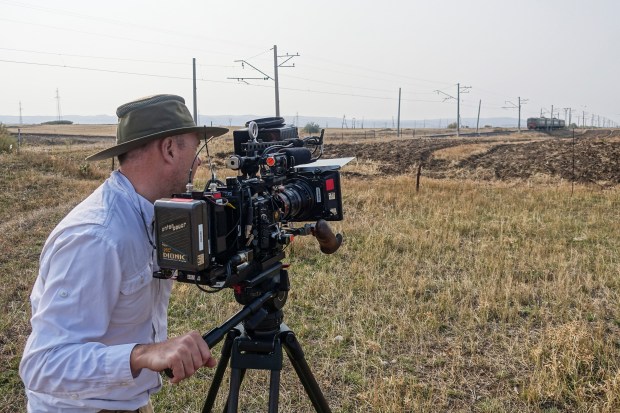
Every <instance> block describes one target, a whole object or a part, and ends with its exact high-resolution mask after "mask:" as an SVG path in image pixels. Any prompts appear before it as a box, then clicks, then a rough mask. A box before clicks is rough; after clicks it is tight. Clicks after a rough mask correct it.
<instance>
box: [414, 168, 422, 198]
mask: <svg viewBox="0 0 620 413" xmlns="http://www.w3.org/2000/svg"><path fill="white" fill-rule="evenodd" d="M420 175H422V162H420V163H419V164H418V173H417V174H416V177H415V191H416V192H419V191H420Z"/></svg>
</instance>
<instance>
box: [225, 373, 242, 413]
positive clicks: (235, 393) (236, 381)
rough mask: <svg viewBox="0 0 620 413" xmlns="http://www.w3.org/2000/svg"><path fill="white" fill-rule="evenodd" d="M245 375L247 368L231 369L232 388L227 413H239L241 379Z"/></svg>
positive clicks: (227, 401)
mask: <svg viewBox="0 0 620 413" xmlns="http://www.w3.org/2000/svg"><path fill="white" fill-rule="evenodd" d="M243 376H245V369H230V388H229V389H228V400H226V406H225V407H224V411H225V412H227V413H237V409H238V408H239V389H240V388H241V381H243Z"/></svg>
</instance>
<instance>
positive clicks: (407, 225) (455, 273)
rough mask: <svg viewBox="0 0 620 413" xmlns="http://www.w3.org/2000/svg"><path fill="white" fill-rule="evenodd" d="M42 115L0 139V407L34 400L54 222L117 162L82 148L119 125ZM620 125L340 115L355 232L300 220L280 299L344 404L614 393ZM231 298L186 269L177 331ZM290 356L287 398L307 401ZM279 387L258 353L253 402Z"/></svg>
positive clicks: (190, 395)
mask: <svg viewBox="0 0 620 413" xmlns="http://www.w3.org/2000/svg"><path fill="white" fill-rule="evenodd" d="M53 133H56V132H53ZM330 133H331V135H330ZM59 134H60V135H68V133H67V134H64V133H59ZM34 135H35V133H33V137H32V138H31V139H30V140H28V138H26V140H25V141H24V145H23V146H22V147H21V148H20V152H19V154H18V153H11V154H0V169H1V172H2V173H1V174H0V190H1V193H2V196H1V197H0V232H1V233H2V237H0V271H1V273H2V274H3V277H2V283H0V305H1V306H2V307H1V311H0V314H1V315H0V365H2V366H3V368H2V369H0V412H15V411H24V409H25V408H24V406H25V398H24V395H23V386H22V384H21V382H20V380H19V377H18V375H17V367H18V363H19V360H20V357H21V352H22V349H23V346H24V343H25V340H26V337H27V336H28V334H29V323H28V318H29V315H30V308H29V302H28V295H29V293H30V290H31V288H32V285H33V283H34V280H35V278H36V274H37V266H38V255H39V253H40V250H41V247H42V245H43V242H44V241H45V238H46V237H47V235H48V234H49V232H50V231H51V230H52V228H53V227H54V225H55V224H56V223H57V222H58V221H59V220H60V219H61V218H62V217H63V215H64V214H66V213H67V212H68V211H69V210H70V209H71V208H72V207H73V206H75V205H76V204H77V203H78V202H79V201H80V200H81V199H83V198H84V197H86V196H87V195H88V194H89V193H90V192H91V191H92V190H93V189H94V188H96V187H97V186H98V185H99V184H100V183H101V182H102V181H103V180H104V179H105V177H106V176H107V175H108V174H109V172H110V169H111V167H112V165H111V162H110V161H101V162H95V163H92V164H88V163H86V162H84V160H83V159H84V158H85V157H86V156H87V155H88V154H92V153H94V152H95V151H96V150H98V149H99V148H101V147H103V146H105V145H110V144H111V143H112V141H111V140H110V139H100V138H92V139H90V140H89V139H82V137H83V136H84V135H80V134H77V135H80V139H79V140H74V139H73V138H71V137H68V138H61V137H53V138H35V137H34ZM88 135H92V136H109V134H100V133H88ZM112 135H113V132H112ZM617 137H618V132H617V131H594V132H587V133H584V134H581V133H580V134H579V136H578V137H577V139H576V140H573V139H572V136H570V135H562V134H560V135H554V136H548V135H544V134H540V133H529V132H528V133H524V134H521V135H515V134H510V135H508V134H506V135H498V136H489V137H484V136H482V137H466V138H460V139H459V140H457V139H454V138H428V137H421V136H420V134H419V131H418V133H417V134H416V136H415V137H414V136H413V133H411V136H409V134H406V135H405V134H404V135H403V137H402V138H399V139H390V140H387V139H385V138H382V137H381V136H380V135H379V136H373V137H372V138H371V137H369V136H368V134H367V136H365V137H362V135H360V134H350V135H349V134H347V136H344V133H342V132H341V131H340V130H338V131H328V132H327V133H326V142H327V145H326V157H335V156H345V155H348V156H356V157H357V159H356V160H355V161H354V162H352V163H351V164H349V165H347V166H346V167H345V169H344V170H343V176H342V181H343V198H344V206H345V213H346V215H345V220H344V221H342V222H338V223H334V224H333V228H334V229H335V230H337V231H339V232H341V233H343V235H344V236H345V243H344V244H343V246H342V247H341V249H340V250H339V251H338V252H337V253H336V254H333V255H323V254H321V253H320V251H319V248H318V245H317V244H316V242H315V241H314V240H313V239H312V238H310V237H298V238H296V241H295V242H294V243H293V244H292V245H291V247H290V248H289V249H288V254H287V259H286V262H288V263H290V264H291V267H290V274H291V291H290V295H289V300H288V302H287V304H286V306H285V308H284V311H285V321H286V323H287V324H288V325H289V326H290V327H291V328H292V329H293V330H294V331H295V332H296V333H297V336H298V338H299V340H300V342H301V343H302V345H303V347H304V350H305V353H306V359H307V361H308V362H309V364H310V366H311V368H312V370H313V372H314V374H315V376H316V378H317V380H318V382H319V384H320V386H321V388H322V390H323V392H324V393H325V396H326V398H327V400H328V401H329V404H330V406H331V408H332V410H333V411H334V412H545V413H554V412H616V411H620V304H619V303H620V236H619V235H618V234H620V220H619V217H620V216H619V211H620V197H619V195H620V193H619V191H620V187H619V186H618V184H619V183H620V167H619V164H618V162H619V159H620V157H619V156H618V151H619V150H620V142H619V141H618V139H617ZM231 150H232V148H231V143H230V137H228V138H224V139H220V140H219V141H216V142H214V144H213V145H211V146H210V151H211V154H212V155H213V158H214V163H215V164H216V165H218V166H221V165H223V160H224V159H225V157H226V156H227V154H228V153H230V151H231ZM419 164H421V165H422V176H421V178H420V189H419V191H416V175H415V171H416V170H417V169H416V166H417V165H419ZM227 174H230V172H228V173H227V172H226V171H224V170H221V171H220V172H219V175H218V176H220V177H224V176H226V175H227ZM206 177H207V174H206V170H205V171H202V172H201V174H200V175H199V177H198V180H199V181H202V182H204V181H205V180H206ZM239 309H240V307H239V305H238V304H237V303H236V302H235V300H234V298H233V297H232V294H231V292H230V291H223V292H220V293H218V294H205V293H202V292H200V291H198V290H197V289H196V288H195V287H193V286H190V285H186V284H177V285H176V286H175V289H174V291H173V297H172V301H171V306H170V309H169V323H170V335H176V334H180V333H183V332H185V331H187V330H189V329H196V330H199V331H203V332H204V331H207V330H209V329H210V328H212V327H213V326H216V325H219V324H220V323H222V322H223V321H224V320H226V319H227V318H228V317H229V316H231V315H232V314H234V313H235V312H236V311H238V310H239ZM220 346H221V345H220ZM220 346H218V347H216V349H215V351H216V354H217V353H219V349H220ZM284 366H285V367H284V370H283V373H282V382H281V388H280V411H282V412H311V411H313V409H312V406H311V404H310V402H309V401H308V398H307V396H306V395H305V393H304V390H303V387H302V386H301V385H300V383H299V380H298V379H297V376H296V375H295V373H294V371H293V369H292V367H291V365H290V363H288V360H285V361H284ZM212 375H213V371H212V370H201V371H200V372H199V373H198V374H196V375H195V376H194V377H193V378H191V379H189V380H186V381H184V382H182V383H181V384H179V385H175V386H172V385H169V384H165V385H164V388H163V390H162V391H161V392H160V393H158V394H157V395H155V396H154V400H153V401H154V404H155V410H156V411H157V412H196V411H200V410H201V408H202V404H203V402H204V399H205V397H206V393H207V390H208V387H209V384H210V379H211V377H212ZM268 387H269V386H268V376H267V375H266V373H265V372H260V371H251V372H248V374H247V376H246V380H245V381H244V385H243V387H242V392H241V401H240V405H241V406H243V410H242V411H244V412H260V411H266V403H267V396H268V395H267V389H268ZM226 390H227V386H223V388H222V390H221V391H220V393H221V394H220V399H219V402H218V403H219V404H218V406H221V402H222V399H223V397H224V396H225V393H226ZM220 409H221V407H220V408H218V410H220Z"/></svg>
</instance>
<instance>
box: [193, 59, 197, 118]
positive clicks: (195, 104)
mask: <svg viewBox="0 0 620 413" xmlns="http://www.w3.org/2000/svg"><path fill="white" fill-rule="evenodd" d="M192 67H193V72H194V77H193V79H194V88H193V90H194V122H195V123H196V125H198V101H197V100H196V58H195V57H194V58H192Z"/></svg>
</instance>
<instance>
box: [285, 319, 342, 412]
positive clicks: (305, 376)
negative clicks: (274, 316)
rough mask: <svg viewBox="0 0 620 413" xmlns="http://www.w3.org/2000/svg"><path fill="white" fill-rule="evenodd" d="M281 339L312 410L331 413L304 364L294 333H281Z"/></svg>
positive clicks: (308, 368) (289, 331)
mask: <svg viewBox="0 0 620 413" xmlns="http://www.w3.org/2000/svg"><path fill="white" fill-rule="evenodd" d="M281 339H282V344H283V345H284V348H285V350H286V354H287V355H288V358H289V360H290V361H291V364H292V365H293V367H294V368H295V372H296V373H297V376H298V377H299V380H300V381H301V384H303V386H304V389H306V393H307V394H308V397H309V398H310V401H311V402H312V405H313V406H314V410H316V411H317V412H319V413H323V412H324V413H331V409H330V408H329V405H328V404H327V400H325V396H324V395H323V393H322V392H321V389H320V388H319V385H318V383H317V382H316V379H315V378H314V375H313V374H312V372H311V371H310V367H309V366H308V363H307V362H306V358H305V356H304V352H303V350H302V348H301V345H300V344H299V341H297V338H296V337H295V333H293V332H292V331H291V330H286V331H283V333H282V335H281Z"/></svg>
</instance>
